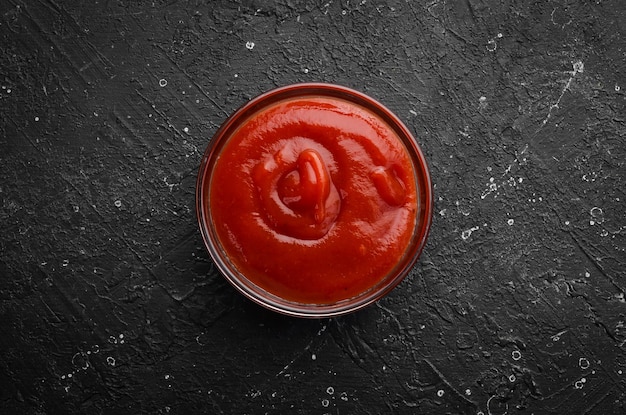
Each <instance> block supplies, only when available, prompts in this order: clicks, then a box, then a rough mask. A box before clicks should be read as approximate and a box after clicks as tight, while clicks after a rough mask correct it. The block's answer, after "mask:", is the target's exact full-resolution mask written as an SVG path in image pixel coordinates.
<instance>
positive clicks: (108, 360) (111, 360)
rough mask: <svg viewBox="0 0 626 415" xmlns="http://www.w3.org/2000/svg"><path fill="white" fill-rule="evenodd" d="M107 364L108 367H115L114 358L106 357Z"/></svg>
mask: <svg viewBox="0 0 626 415" xmlns="http://www.w3.org/2000/svg"><path fill="white" fill-rule="evenodd" d="M107 363H108V364H109V366H115V358H114V357H113V356H109V357H107Z"/></svg>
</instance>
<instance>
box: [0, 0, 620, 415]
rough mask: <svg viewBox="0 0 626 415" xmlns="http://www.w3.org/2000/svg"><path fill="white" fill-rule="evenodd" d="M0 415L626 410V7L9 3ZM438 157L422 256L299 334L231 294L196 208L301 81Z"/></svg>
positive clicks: (566, 3) (0, 162)
mask: <svg viewBox="0 0 626 415" xmlns="http://www.w3.org/2000/svg"><path fill="white" fill-rule="evenodd" d="M0 16H1V18H0V36H1V39H0V87H1V89H0V110H1V115H0V132H1V133H0V200H1V202H0V221H1V222H0V224H1V236H0V293H1V302H0V322H1V323H0V408H3V409H2V410H1V411H0V412H1V413H2V414H74V413H77V414H78V413H82V414H139V413H148V414H167V413H170V414H191V413H225V414H264V413H269V414H324V413H329V414H381V413H398V414H444V413H450V414H484V415H487V414H493V415H496V414H498V415H501V414H505V413H507V414H620V413H626V409H625V408H624V407H625V391H626V355H625V353H624V352H625V349H624V347H625V344H626V323H625V321H626V315H625V314H626V304H625V301H626V299H625V297H624V290H625V289H626V274H625V263H626V254H625V249H626V243H625V237H626V215H625V212H626V209H625V208H624V202H625V201H626V195H625V194H624V193H625V192H624V188H625V183H624V175H625V172H626V170H625V168H624V160H625V156H626V143H625V140H626V124H625V119H626V111H625V103H626V99H625V97H626V49H625V48H626V37H625V36H626V2H623V1H621V0H584V1H583V0H577V1H575V0H559V1H550V0H542V1H525V0H458V1H452V0H447V1H446V0H431V1H400V0H397V1H376V0H350V1H348V0H343V1H337V0H334V1H333V0H326V1H295V0H277V1H269V2H266V1H249V0H246V1H226V0H220V1H200V0H186V1H183V0H180V1H176V0H168V1H165V0H154V1H145V0H134V1H133V0H125V1H122V0H100V1H95V0H89V1H80V2H79V1H69V0H32V1H30V0H29V1H26V0H2V1H0ZM302 81H322V82H332V83H338V84H342V85H346V86H349V87H353V88H355V89H358V90H360V91H363V92H365V93H367V94H369V95H371V96H373V97H374V98H376V99H378V100H380V101H381V102H383V103H384V104H386V105H387V106H388V107H389V108H390V109H392V110H393V111H394V112H395V113H396V114H397V115H398V116H399V117H400V118H401V119H402V120H404V122H405V123H406V124H407V126H408V127H409V128H410V129H411V130H412V131H413V132H414V134H415V135H416V137H417V138H418V140H419V142H420V143H421V145H422V148H423V150H424V151H425V153H426V156H427V157H428V160H429V162H430V167H431V171H432V176H433V181H434V187H435V188H434V190H435V214H434V223H433V227H432V231H431V234H430V239H429V241H428V244H427V246H426V248H425V251H424V253H423V256H422V258H421V260H420V261H419V263H418V264H417V265H416V266H415V268H414V269H413V271H412V272H411V274H410V275H409V276H408V277H407V279H406V280H405V281H404V282H403V283H402V284H401V285H400V286H399V287H398V288H397V289H395V290H394V291H393V292H392V293H391V294H390V295H389V296H387V297H386V298H384V299H383V300H381V301H380V302H379V303H378V304H376V305H374V306H371V307H369V308H368V309H366V310H364V311H362V312H358V313H356V314H353V315H349V316H345V317H341V318H336V319H331V320H328V319H327V320H299V319H293V318H288V317H282V316H279V315H276V314H273V313H271V312H269V311H265V310H263V309H261V308H259V307H257V306H256V305H253V304H251V303H249V302H248V301H247V300H245V299H244V298H243V297H242V296H241V295H240V294H238V293H237V292H235V291H234V289H233V288H231V287H230V285H228V284H227V283H226V282H225V280H224V279H223V278H222V277H221V276H220V275H219V274H218V272H217V271H216V269H215V268H214V266H213V265H212V263H211V261H210V259H209V256H208V254H207V253H206V252H205V250H204V247H203V245H202V241H201V238H200V234H199V231H198V229H197V224H196V218H195V207H194V206H195V205H194V186H195V179H196V173H197V169H198V166H199V162H200V159H201V155H202V153H203V151H204V149H205V147H206V145H207V144H208V142H209V141H210V138H211V136H212V134H213V133H214V132H215V131H216V130H217V128H218V126H219V125H220V123H222V122H223V121H224V120H225V118H226V117H227V116H228V115H229V114H231V113H232V112H233V111H234V110H235V109H236V108H238V107H239V106H240V105H242V104H243V103H245V102H246V101H247V100H248V99H250V98H252V97H254V96H256V95H258V94H259V93H262V92H264V91H266V90H268V89H271V88H274V87H277V86H282V85H286V84H290V83H294V82H302Z"/></svg>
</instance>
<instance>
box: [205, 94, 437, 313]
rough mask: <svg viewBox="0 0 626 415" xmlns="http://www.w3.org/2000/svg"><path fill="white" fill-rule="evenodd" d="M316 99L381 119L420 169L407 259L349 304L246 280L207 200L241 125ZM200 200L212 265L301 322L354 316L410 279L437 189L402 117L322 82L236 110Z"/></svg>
mask: <svg viewBox="0 0 626 415" xmlns="http://www.w3.org/2000/svg"><path fill="white" fill-rule="evenodd" d="M312 96H315V97H320V96H322V97H328V98H335V99H342V100H344V101H348V102H349V103H352V104H354V105H358V106H360V107H362V108H364V109H366V110H368V111H370V112H372V113H374V115H376V116H377V117H379V118H381V119H382V120H383V121H384V122H385V123H386V124H387V125H388V126H389V128H391V129H392V130H394V131H395V132H396V134H397V135H398V137H399V138H400V139H401V141H402V142H403V144H404V147H405V148H406V150H407V153H409V156H410V158H411V161H412V164H413V168H414V170H415V172H414V177H415V181H416V189H417V192H418V212H417V215H416V222H415V228H416V230H415V231H414V234H413V236H412V238H411V241H410V244H409V246H408V247H407V250H406V251H405V254H404V255H403V257H402V258H400V260H399V261H398V264H397V265H396V267H394V268H393V269H392V270H391V271H390V273H389V274H388V276H387V277H385V278H383V279H382V280H381V281H380V282H379V283H378V284H377V285H375V286H373V287H371V288H370V289H369V290H367V291H364V292H362V293H361V294H359V295H357V296H355V297H352V298H350V299H346V300H342V301H340V302H337V303H333V304H325V305H320V304H304V303H296V302H293V301H288V300H284V299H281V298H280V297H278V296H276V295H274V294H272V293H269V292H267V291H265V290H264V289H263V288H261V287H259V286H257V285H255V284H254V283H253V282H252V281H250V280H248V279H247V278H245V276H244V275H243V273H242V272H241V271H239V270H237V269H236V267H235V266H234V265H233V264H232V263H230V261H229V260H228V255H227V253H226V252H225V251H224V250H222V249H220V248H219V238H218V237H217V235H215V232H214V231H212V229H211V228H212V227H213V226H212V223H213V222H212V218H211V215H210V198H209V197H208V194H209V191H210V186H211V183H210V182H211V174H212V169H211V165H212V163H214V162H215V160H216V159H217V158H218V156H219V154H220V150H221V149H222V148H223V147H224V145H225V144H226V143H227V142H228V140H229V138H230V137H231V136H232V134H233V133H234V131H236V129H237V128H238V126H239V125H241V123H243V122H244V121H245V120H247V119H249V118H250V117H251V116H253V115H254V114H255V113H257V112H258V111H260V110H262V109H263V108H265V107H266V106H268V105H273V104H275V103H277V102H280V101H283V100H287V99H292V98H298V97H302V98H306V97H312ZM204 195H207V197H204ZM195 197H196V219H197V222H198V226H199V228H200V233H201V235H202V239H203V242H204V246H205V249H206V250H207V251H208V252H209V255H210V256H211V259H212V260H213V263H214V264H215V265H216V267H217V268H218V269H219V271H220V273H221V274H222V275H223V276H224V277H225V278H226V280H227V281H228V282H229V283H230V284H231V285H232V286H234V287H235V289H236V290H237V291H239V292H240V293H241V294H243V295H244V296H245V297H246V298H248V299H249V300H252V301H253V302H254V303H256V304H258V305H261V306H263V307H265V308H267V309H270V310H272V311H275V312H278V313H280V314H284V315H289V316H293V317H302V318H329V317H336V316H340V315H344V314H348V313H352V312H355V311H357V310H360V309H363V308H365V307H367V306H369V305H371V304H372V303H374V302H376V301H378V300H379V299H381V298H383V297H384V296H386V295H387V294H388V293H389V292H390V291H392V290H393V289H394V288H395V287H396V286H397V285H398V284H400V282H402V281H403V280H404V279H405V277H406V276H407V275H408V274H409V272H410V271H411V269H412V268H413V266H414V265H415V263H416V262H417V260H418V259H419V257H420V255H421V253H422V251H423V249H424V246H425V245H426V241H427V238H428V234H429V232H430V227H431V224H432V216H433V203H434V202H433V186H432V182H431V177H430V171H429V168H428V163H427V161H426V158H425V156H424V153H423V151H422V149H421V147H420V145H419V143H418V142H417V140H416V139H415V137H414V136H413V134H412V133H411V131H410V130H409V129H408V128H407V127H406V125H405V124H404V123H403V122H402V121H401V120H400V118H398V117H397V116H396V115H395V114H394V113H393V112H392V111H391V110H389V109H388V108H387V107H386V106H385V105H383V104H382V103H380V102H379V101H377V100H375V99H374V98H372V97H370V96H368V95H366V94H364V93H362V92H359V91H356V90H354V89H352V88H349V87H345V86H342V85H337V84H331V83H319V82H314V83H309V82H307V83H295V84H290V85H286V86H281V87H278V88H274V89H271V90H269V91H267V92H264V93H262V94H260V95H257V96H256V97H254V98H252V99H251V100H249V101H247V102H246V103H244V104H243V105H242V106H241V107H239V108H238V109H237V110H236V111H234V112H233V113H232V114H231V115H230V116H229V117H228V118H227V119H226V120H225V121H224V122H223V123H222V125H221V126H220V127H219V128H218V130H217V131H216V132H215V134H214V135H213V137H212V138H211V140H210V141H209V143H208V144H207V147H206V150H205V152H204V154H203V156H202V160H201V162H200V166H199V168H198V176H197V179H196V196H195ZM235 271H236V272H235ZM237 274H239V275H237Z"/></svg>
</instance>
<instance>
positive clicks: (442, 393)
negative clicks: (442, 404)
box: [437, 389, 445, 398]
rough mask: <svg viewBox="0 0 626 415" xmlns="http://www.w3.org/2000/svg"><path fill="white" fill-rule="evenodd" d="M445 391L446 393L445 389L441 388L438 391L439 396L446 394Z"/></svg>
mask: <svg viewBox="0 0 626 415" xmlns="http://www.w3.org/2000/svg"><path fill="white" fill-rule="evenodd" d="M444 393H445V392H444V391H443V389H439V390H438V391H437V396H439V397H440V398H441V397H442V396H443V395H444Z"/></svg>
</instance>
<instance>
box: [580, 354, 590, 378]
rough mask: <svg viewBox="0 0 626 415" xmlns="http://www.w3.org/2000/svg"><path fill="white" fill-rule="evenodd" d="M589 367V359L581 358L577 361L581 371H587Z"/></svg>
mask: <svg viewBox="0 0 626 415" xmlns="http://www.w3.org/2000/svg"><path fill="white" fill-rule="evenodd" d="M589 365H590V364H589V359H587V358H585V357H581V358H580V359H578V366H580V368H581V369H583V370H585V369H589ZM583 379H584V378H583Z"/></svg>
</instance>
